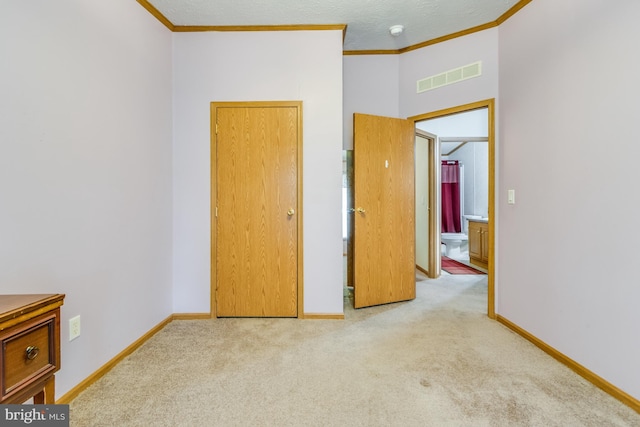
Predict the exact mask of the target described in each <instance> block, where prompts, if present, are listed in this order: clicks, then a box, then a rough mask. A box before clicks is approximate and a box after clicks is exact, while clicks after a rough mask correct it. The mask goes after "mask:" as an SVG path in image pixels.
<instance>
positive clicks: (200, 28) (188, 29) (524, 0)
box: [136, 0, 532, 56]
mask: <svg viewBox="0 0 640 427" xmlns="http://www.w3.org/2000/svg"><path fill="white" fill-rule="evenodd" d="M136 1H137V2H138V3H140V5H142V7H144V8H145V9H147V11H148V12H149V13H151V14H152V15H153V16H154V17H155V18H156V19H157V20H158V21H160V22H161V23H162V24H163V25H164V26H165V27H167V28H168V29H169V30H170V31H172V32H176V33H193V32H206V31H220V32H223V31H314V30H321V31H322V30H340V31H342V41H343V42H344V38H345V37H346V34H347V25H346V24H329V25H174V24H173V23H172V22H171V21H169V20H168V19H167V17H166V16H164V15H163V14H162V13H161V12H160V11H159V10H158V9H156V8H155V7H154V6H153V5H152V4H151V3H149V2H148V1H147V0H136ZM531 1H532V0H520V1H519V2H518V3H516V4H515V5H513V6H512V7H511V8H510V9H509V10H507V11H506V12H505V13H503V14H502V15H500V16H499V17H498V19H496V20H495V21H491V22H487V23H486V24H482V25H477V26H475V27H472V28H468V29H466V30H462V31H458V32H455V33H452V34H447V35H445V36H442V37H437V38H435V39H431V40H427V41H424V42H421V43H418V44H414V45H411V46H407V47H403V48H401V49H390V50H384V49H378V50H345V51H343V52H342V54H343V55H345V56H347V55H399V54H402V53H406V52H410V51H412V50H416V49H421V48H423V47H426V46H431V45H434V44H438V43H442V42H445V41H448V40H452V39H456V38H458V37H463V36H467V35H469V34H473V33H477V32H479V31H484V30H488V29H489V28H494V27H497V26H499V25H500V24H502V23H503V22H505V21H506V20H507V19H509V18H511V17H512V16H513V15H515V14H516V13H517V12H518V11H520V10H521V9H522V8H523V7H525V6H526V5H528V4H529V3H531Z"/></svg>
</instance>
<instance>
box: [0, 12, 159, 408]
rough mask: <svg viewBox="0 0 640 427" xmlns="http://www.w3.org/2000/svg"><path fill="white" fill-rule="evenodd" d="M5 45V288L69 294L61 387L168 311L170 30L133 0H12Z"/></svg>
mask: <svg viewBox="0 0 640 427" xmlns="http://www.w3.org/2000/svg"><path fill="white" fill-rule="evenodd" d="M0 58H2V59H1V60H0V94H1V95H0V294H2V293H4V294H8V293H64V294H66V299H65V303H64V306H63V307H62V310H61V312H62V321H61V345H62V369H61V371H60V372H59V374H58V375H57V380H56V394H57V396H60V395H62V394H64V393H65V392H67V391H68V390H69V389H70V388H71V387H73V386H75V385H76V384H77V383H79V382H80V381H81V380H83V379H85V378H86V377H87V376H88V375H90V374H91V373H93V372H94V371H95V370H96V369H98V368H99V367H100V366H102V365H103V364H104V363H105V362H107V361H108V360H109V359H111V358H112V357H114V356H115V355H116V354H117V353H118V352H120V351H121V350H122V349H123V348H125V347H126V346H127V345H129V344H131V343H132V342H133V341H135V340H136V339H138V338H139V337H140V336H142V335H143V334H144V333H146V332H147V331H148V330H149V329H151V328H152V327H153V326H155V325H157V324H158V323H159V322H160V321H162V320H163V319H164V318H166V317H167V316H168V315H170V314H171V312H172V310H171V204H172V198H171V131H172V130H171V89H170V88H171V34H170V32H169V31H168V30H167V29H166V28H165V27H163V26H162V25H161V24H160V23H158V22H157V20H156V19H155V18H153V17H152V16H151V15H150V14H149V13H148V12H147V11H146V10H144V9H143V8H142V7H140V5H138V4H137V3H136V2H133V1H130V0H111V1H103V2H99V1H93V2H86V1H79V0H75V1H74V0H60V1H55V2H52V1H49V0H31V1H29V2H23V1H11V2H3V5H2V12H1V13H0ZM75 315H81V320H82V335H81V336H80V337H79V338H77V339H76V340H74V341H72V342H69V341H68V319H69V318H70V317H73V316H75Z"/></svg>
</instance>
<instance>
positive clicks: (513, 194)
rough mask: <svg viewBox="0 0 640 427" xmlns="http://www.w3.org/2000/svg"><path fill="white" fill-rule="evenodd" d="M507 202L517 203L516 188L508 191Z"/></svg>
mask: <svg viewBox="0 0 640 427" xmlns="http://www.w3.org/2000/svg"><path fill="white" fill-rule="evenodd" d="M507 203H508V204H510V205H515V204H516V190H508V191H507Z"/></svg>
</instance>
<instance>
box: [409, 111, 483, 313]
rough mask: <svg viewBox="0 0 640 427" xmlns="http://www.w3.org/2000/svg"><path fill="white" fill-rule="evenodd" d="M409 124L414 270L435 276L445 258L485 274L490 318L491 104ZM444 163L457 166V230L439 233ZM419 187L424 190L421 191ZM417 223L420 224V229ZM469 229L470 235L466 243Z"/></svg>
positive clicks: (426, 116) (436, 113)
mask: <svg viewBox="0 0 640 427" xmlns="http://www.w3.org/2000/svg"><path fill="white" fill-rule="evenodd" d="M409 119H410V120H413V121H414V123H415V129H416V160H415V161H416V265H417V268H418V269H420V270H422V271H423V272H425V273H426V274H427V276H428V277H430V278H436V277H439V276H440V274H441V271H442V270H441V268H442V265H441V256H446V257H450V258H452V259H454V260H460V261H462V262H463V263H464V264H467V265H471V266H473V267H474V268H476V269H479V270H481V271H483V272H486V273H487V288H488V292H487V300H488V301H487V313H488V316H489V317H491V318H494V317H495V301H494V298H495V290H494V252H495V251H494V245H495V239H494V218H495V216H494V204H495V202H494V201H495V195H494V189H495V172H494V170H495V136H494V135H495V128H494V126H495V124H494V100H493V99H490V100H485V101H480V102H476V103H472V104H466V105H461V106H458V107H453V108H449V109H445V110H439V111H434V112H431V113H427V114H422V115H419V116H414V117H410V118H409ZM443 161H444V162H446V163H447V164H449V163H452V164H454V163H457V165H455V167H457V168H459V169H458V170H457V171H458V175H459V182H458V185H459V187H460V193H459V194H460V195H459V199H458V200H457V203H458V204H459V206H460V210H459V212H458V213H456V215H458V216H459V218H458V219H457V220H456V221H455V222H457V223H458V224H459V227H460V228H459V230H457V229H453V230H449V229H447V230H444V229H443V221H442V205H441V201H442V178H443V174H442V169H441V168H442V162H443ZM460 165H462V168H460ZM446 178H448V179H449V178H451V177H446ZM421 186H422V187H424V188H425V189H426V190H421V189H420V187H421ZM420 191H422V193H420ZM419 222H421V223H423V224H425V225H424V226H422V227H421V226H420V225H419ZM478 224H481V226H482V230H481V231H480V232H478V231H477V227H476V226H477V225H478ZM469 225H471V226H472V233H475V234H473V237H472V238H471V240H470V238H469ZM479 239H481V240H479ZM482 245H484V246H482Z"/></svg>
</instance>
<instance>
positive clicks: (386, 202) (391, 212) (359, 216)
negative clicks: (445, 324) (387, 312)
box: [351, 114, 416, 308]
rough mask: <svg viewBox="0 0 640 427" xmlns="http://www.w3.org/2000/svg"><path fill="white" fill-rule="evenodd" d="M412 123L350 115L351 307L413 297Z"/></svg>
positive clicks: (413, 179)
mask: <svg viewBox="0 0 640 427" xmlns="http://www.w3.org/2000/svg"><path fill="white" fill-rule="evenodd" d="M414 132H415V131H414V124H413V122H411V121H409V120H403V119H395V118H389V117H379V116H370V115H365V114H355V115H354V143H353V148H354V166H353V173H354V175H353V176H354V186H353V190H354V195H353V196H354V208H355V212H354V213H353V214H352V215H353V222H354V226H355V230H354V238H353V240H354V241H353V265H352V266H351V267H352V268H353V274H354V276H353V287H354V307H355V308H361V307H369V306H373V305H379V304H387V303H392V302H399V301H406V300H410V299H413V298H415V296H416V282H415V266H416V264H415V202H414V200H415V188H414V185H415V184H414V182H415V174H414V169H415V165H414Z"/></svg>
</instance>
